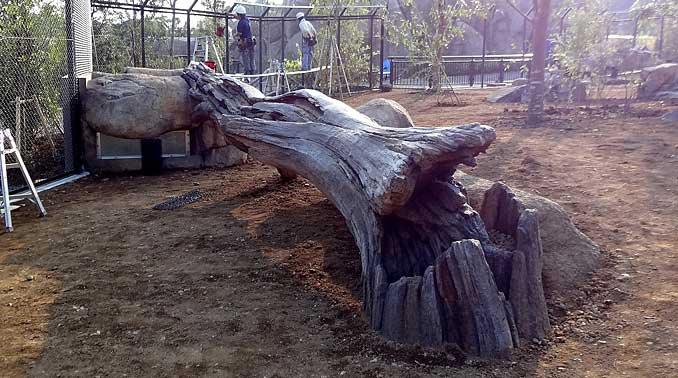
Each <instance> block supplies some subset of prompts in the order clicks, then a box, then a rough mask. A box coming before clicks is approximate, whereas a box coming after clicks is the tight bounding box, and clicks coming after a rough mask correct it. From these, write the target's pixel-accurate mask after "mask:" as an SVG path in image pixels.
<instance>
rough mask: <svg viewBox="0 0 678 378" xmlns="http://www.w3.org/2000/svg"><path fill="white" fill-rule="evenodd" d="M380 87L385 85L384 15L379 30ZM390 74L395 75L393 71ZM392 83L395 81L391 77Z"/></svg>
mask: <svg viewBox="0 0 678 378" xmlns="http://www.w3.org/2000/svg"><path fill="white" fill-rule="evenodd" d="M379 33H380V36H379V61H380V63H379V89H381V88H382V87H383V86H384V34H386V33H384V17H383V16H382V17H381V30H380V31H379ZM392 66H393V62H391V71H393V67H392ZM390 75H393V72H391V74H390ZM391 83H393V78H391Z"/></svg>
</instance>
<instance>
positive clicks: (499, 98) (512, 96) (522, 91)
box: [487, 85, 527, 103]
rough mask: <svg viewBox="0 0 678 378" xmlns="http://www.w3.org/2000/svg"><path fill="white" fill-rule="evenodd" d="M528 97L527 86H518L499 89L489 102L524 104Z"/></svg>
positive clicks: (488, 99)
mask: <svg viewBox="0 0 678 378" xmlns="http://www.w3.org/2000/svg"><path fill="white" fill-rule="evenodd" d="M526 97H527V85H516V86H510V87H505V88H501V89H498V90H496V91H494V92H492V93H490V95H489V96H487V101H489V102H492V103H518V102H524V99H525V98H526Z"/></svg>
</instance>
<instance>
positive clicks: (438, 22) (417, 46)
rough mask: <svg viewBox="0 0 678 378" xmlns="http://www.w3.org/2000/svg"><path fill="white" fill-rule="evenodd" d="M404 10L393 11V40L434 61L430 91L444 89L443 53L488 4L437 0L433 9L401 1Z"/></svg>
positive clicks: (390, 32)
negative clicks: (464, 26)
mask: <svg viewBox="0 0 678 378" xmlns="http://www.w3.org/2000/svg"><path fill="white" fill-rule="evenodd" d="M397 3H398V7H399V10H400V12H392V13H390V14H389V22H388V24H387V25H388V35H389V40H390V41H392V42H394V43H395V44H398V45H401V46H404V47H406V48H407V50H408V51H409V52H410V54H411V55H415V56H423V57H424V58H426V60H427V61H428V62H430V63H431V65H430V68H429V69H427V71H428V72H427V73H428V75H430V77H431V88H430V91H431V92H433V93H438V92H440V90H441V88H442V83H443V80H442V75H443V74H444V73H443V54H444V52H445V49H446V48H447V47H448V45H449V44H450V43H451V42H452V40H453V39H454V38H463V36H464V33H463V26H462V23H464V22H468V21H469V20H470V19H471V18H473V17H484V16H485V14H486V13H487V9H488V8H487V6H486V5H485V4H484V3H483V2H481V1H480V0H467V1H464V0H434V1H433V6H432V7H431V9H430V10H428V11H427V10H422V9H419V8H418V7H417V4H416V1H414V0H398V1H397Z"/></svg>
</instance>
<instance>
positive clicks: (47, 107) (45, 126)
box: [0, 0, 74, 189]
mask: <svg viewBox="0 0 678 378" xmlns="http://www.w3.org/2000/svg"><path fill="white" fill-rule="evenodd" d="M64 9H65V5H64V4H63V3H61V4H60V5H59V3H54V4H43V3H38V1H33V0H28V1H27V0H6V1H3V5H2V6H1V7H0V57H2V58H1V60H2V64H1V65H0V88H1V90H0V129H7V128H8V129H10V130H11V132H12V134H13V136H14V138H15V140H16V142H17V145H18V147H19V150H20V153H21V155H22V157H23V160H24V161H25V163H26V165H27V168H28V170H29V173H30V174H31V176H32V178H33V180H34V181H36V182H39V181H41V180H45V179H49V178H52V177H55V176H58V175H61V174H63V173H64V170H65V164H64V159H65V155H66V154H65V143H64V124H63V119H64V117H63V114H64V109H66V110H67V111H68V109H70V107H71V101H72V97H73V93H74V81H73V80H69V79H67V78H68V64H69V59H68V53H69V52H68V49H69V44H68V43H67V38H66V35H67V33H66V26H65V25H66V22H65V11H64ZM8 177H9V181H10V189H16V188H18V187H21V186H23V185H24V182H23V180H20V174H19V172H10V174H9V175H8Z"/></svg>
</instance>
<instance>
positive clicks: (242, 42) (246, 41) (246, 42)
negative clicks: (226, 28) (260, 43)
mask: <svg viewBox="0 0 678 378" xmlns="http://www.w3.org/2000/svg"><path fill="white" fill-rule="evenodd" d="M256 45H257V39H256V38H255V37H252V38H240V39H239V40H238V48H239V49H240V50H247V49H250V48H253V47H254V46H256Z"/></svg>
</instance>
